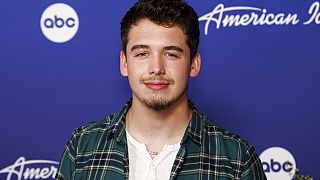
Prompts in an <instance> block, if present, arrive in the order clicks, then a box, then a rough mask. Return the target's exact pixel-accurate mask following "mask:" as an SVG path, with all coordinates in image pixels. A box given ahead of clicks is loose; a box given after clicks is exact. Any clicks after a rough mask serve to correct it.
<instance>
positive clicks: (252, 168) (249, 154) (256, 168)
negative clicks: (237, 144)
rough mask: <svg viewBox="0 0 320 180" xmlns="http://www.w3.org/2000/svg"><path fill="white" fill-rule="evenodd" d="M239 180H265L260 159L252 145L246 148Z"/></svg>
mask: <svg viewBox="0 0 320 180" xmlns="http://www.w3.org/2000/svg"><path fill="white" fill-rule="evenodd" d="M241 180H267V178H266V175H265V174H264V172H263V167H262V164H261V161H260V158H259V156H258V155H257V154H256V152H255V150H254V148H253V146H252V145H248V146H247V151H246V155H245V157H244V165H243V171H242V174H241Z"/></svg>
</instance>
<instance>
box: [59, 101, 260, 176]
mask: <svg viewBox="0 0 320 180" xmlns="http://www.w3.org/2000/svg"><path fill="white" fill-rule="evenodd" d="M189 105H190V107H191V109H192V119H191V121H190V123H189V126H188V128H187V129H186V131H185V134H184V136H183V138H182V141H181V147H180V149H179V152H178V154H177V156H176V159H175V161H174V164H173V167H172V170H171V174H170V179H177V180H178V179H179V180H180V179H181V180H189V179H190V180H191V179H192V180H195V179H210V180H211V179H213V180H214V179H217V180H218V179H219V180H224V179H243V180H265V179H266V177H265V174H264V173H263V169H262V165H261V162H260V160H259V157H258V156H257V154H256V153H255V151H254V148H253V147H252V146H251V145H250V144H249V143H247V142H246V141H245V140H243V139H241V138H240V137H239V136H237V135H234V134H232V133H230V132H228V131H227V130H224V129H222V128H219V127H218V126H217V125H215V124H214V123H213V122H211V121H210V120H208V118H207V117H206V116H204V115H202V114H200V113H199V112H198V111H197V109H196V108H195V107H194V106H193V104H192V103H191V102H190V103H189ZM130 106H131V100H130V101H128V102H127V104H126V105H125V106H124V107H123V108H122V109H121V110H120V111H119V112H118V113H114V114H112V115H110V116H108V117H106V118H105V119H103V120H101V121H97V122H93V123H90V124H88V125H86V126H83V127H81V128H79V129H77V130H76V131H75V132H74V134H73V136H72V138H71V140H70V141H69V142H68V144H67V145H66V147H65V150H64V153H63V155H62V158H61V162H60V165H59V168H58V172H57V175H56V179H59V180H60V179H65V180H71V179H94V180H97V179H110V180H118V179H128V176H129V160H128V150H127V140H126V132H125V115H126V112H127V110H128V109H129V108H130Z"/></svg>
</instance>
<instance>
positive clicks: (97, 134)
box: [69, 113, 118, 151]
mask: <svg viewBox="0 0 320 180" xmlns="http://www.w3.org/2000/svg"><path fill="white" fill-rule="evenodd" d="M117 115H118V113H113V114H111V115H108V116H107V117H105V118H104V119H101V120H99V121H93V122H90V123H88V124H86V125H84V126H81V127H79V128H77V129H76V130H75V131H74V132H73V134H72V137H71V140H70V142H69V143H72V144H73V145H74V146H76V147H77V148H76V149H77V150H79V151H87V150H92V148H94V147H97V145H98V144H100V143H101V142H103V141H106V140H107V137H108V135H109V134H110V132H112V131H113V129H114V126H115V125H116V124H117ZM84 148H85V149H84Z"/></svg>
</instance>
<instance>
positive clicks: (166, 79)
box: [141, 76, 174, 84]
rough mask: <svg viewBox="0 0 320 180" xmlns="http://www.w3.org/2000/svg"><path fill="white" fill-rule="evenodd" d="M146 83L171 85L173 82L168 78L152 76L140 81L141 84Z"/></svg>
mask: <svg viewBox="0 0 320 180" xmlns="http://www.w3.org/2000/svg"><path fill="white" fill-rule="evenodd" d="M148 82H162V83H168V84H173V83H174V80H173V79H170V78H164V77H161V76H152V77H147V78H142V79H141V83H148Z"/></svg>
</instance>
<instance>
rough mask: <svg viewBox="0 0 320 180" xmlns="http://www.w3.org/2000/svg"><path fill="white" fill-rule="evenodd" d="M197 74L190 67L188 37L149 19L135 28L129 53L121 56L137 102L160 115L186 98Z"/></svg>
mask: <svg viewBox="0 0 320 180" xmlns="http://www.w3.org/2000/svg"><path fill="white" fill-rule="evenodd" d="M195 59H196V60H197V61H199V62H198V66H199V67H196V68H197V72H196V73H195V72H193V69H194V68H193V69H191V65H193V64H194V63H192V64H190V49H189V47H188V45H187V43H186V36H185V34H184V33H183V31H182V30H181V28H179V27H177V26H173V27H164V26H161V25H157V24H155V23H153V22H151V21H149V20H147V19H143V20H141V21H139V22H138V23H137V24H136V25H133V26H132V28H131V29H130V31H129V34H128V44H127V52H126V54H124V52H121V54H120V60H121V61H120V69H121V74H122V75H123V76H128V79H129V84H130V87H131V89H132V95H133V99H134V100H138V101H140V102H142V103H143V104H144V105H146V106H147V107H149V108H151V109H154V110H157V111H160V110H163V109H166V108H168V107H170V105H172V104H174V103H175V102H177V101H178V100H181V99H182V98H187V85H188V78H189V76H196V75H197V74H198V71H199V70H200V56H199V55H198V54H197V56H196V58H195Z"/></svg>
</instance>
